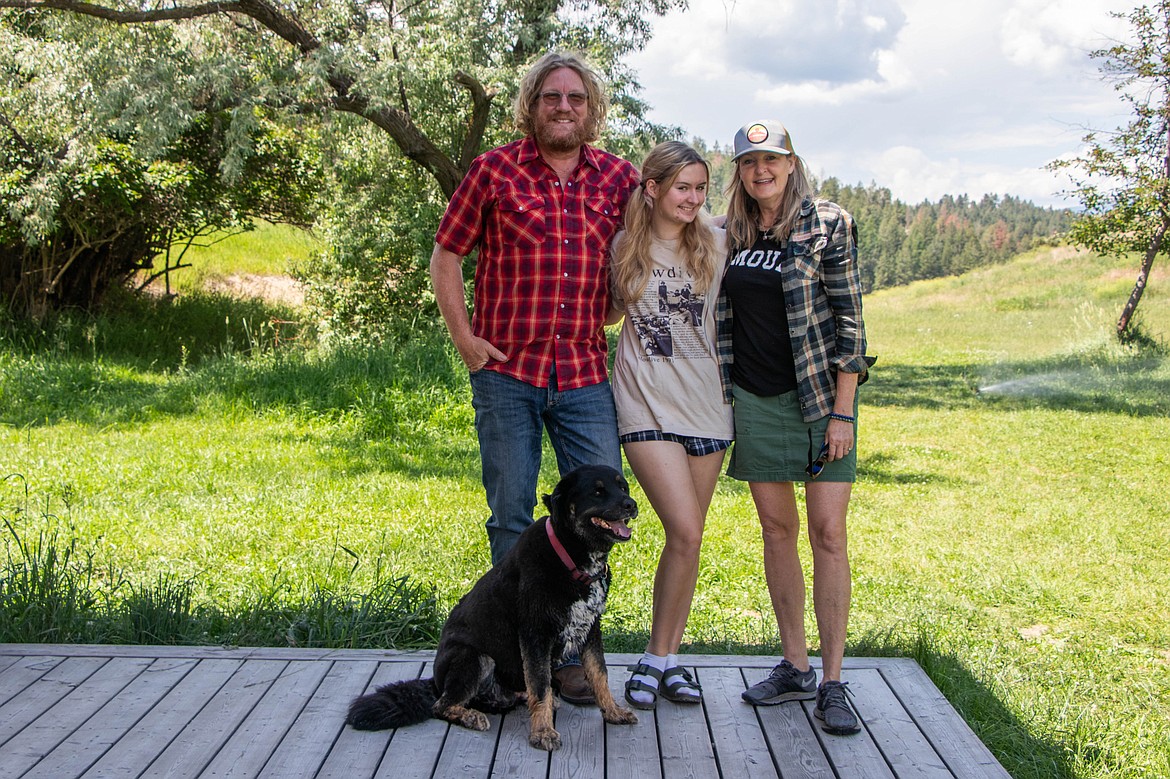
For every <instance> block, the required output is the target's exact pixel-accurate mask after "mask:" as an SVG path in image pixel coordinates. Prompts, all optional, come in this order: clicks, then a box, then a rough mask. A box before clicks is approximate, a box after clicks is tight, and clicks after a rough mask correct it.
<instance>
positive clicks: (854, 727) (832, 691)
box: [813, 682, 861, 736]
mask: <svg viewBox="0 0 1170 779" xmlns="http://www.w3.org/2000/svg"><path fill="white" fill-rule="evenodd" d="M847 692H849V688H848V684H846V683H842V682H824V683H823V684H821V687H820V689H818V690H817V706H816V708H815V709H813V716H814V717H816V718H817V719H819V720H820V721H821V722H823V723H824V724H823V725H821V729H822V730H824V731H825V732H826V733H831V734H832V735H834V736H848V735H850V734H852V733H856V732H857V731H859V730H861V726H860V725H858V724H857V717H856V716H854V714H853V709H851V708H850V707H849V699H848V697H847V696H846V694H845V693H847ZM852 694H853V693H851V692H849V695H852Z"/></svg>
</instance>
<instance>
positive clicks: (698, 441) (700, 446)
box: [621, 430, 731, 457]
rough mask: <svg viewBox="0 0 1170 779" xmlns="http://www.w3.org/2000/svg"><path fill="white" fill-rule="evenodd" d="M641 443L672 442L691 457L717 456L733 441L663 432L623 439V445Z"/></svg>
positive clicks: (629, 436) (628, 434) (629, 434)
mask: <svg viewBox="0 0 1170 779" xmlns="http://www.w3.org/2000/svg"><path fill="white" fill-rule="evenodd" d="M640 441H672V442H674V443H676V444H682V447H683V449H685V450H686V452H687V454H689V455H690V456H691V457H703V456H705V455H708V454H715V453H716V452H722V451H723V450H724V449H726V448H727V447H729V446H731V441H725V440H723V439H722V438H695V437H694V436H689V435H676V434H675V433H663V432H662V431H661V430H639V431H638V432H636V433H626V434H625V435H624V436H622V437H621V442H622V443H623V444H633V443H638V442H640Z"/></svg>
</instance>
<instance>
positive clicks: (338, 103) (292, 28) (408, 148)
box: [0, 0, 486, 199]
mask: <svg viewBox="0 0 1170 779" xmlns="http://www.w3.org/2000/svg"><path fill="white" fill-rule="evenodd" d="M0 8H19V9H26V10H27V9H37V8H41V9H48V10H56V11H66V12H69V13H76V14H81V15H84V16H92V17H95V18H98V19H104V20H106V21H109V22H113V23H116V24H143V23H157V22H168V21H177V20H184V19H195V18H198V17H203V16H211V15H214V14H220V13H226V14H241V15H244V16H247V17H249V18H251V19H254V20H255V21H257V22H259V23H260V24H261V25H263V26H264V27H265V28H267V29H268V30H269V31H271V32H273V33H275V34H276V35H277V36H279V37H281V38H283V39H284V40H285V41H288V42H289V43H291V44H292V45H293V46H296V47H297V50H298V51H300V53H301V56H302V57H306V58H307V57H308V56H310V55H311V54H312V53H313V52H315V51H316V50H317V49H320V48H321V41H320V40H318V39H317V38H316V37H315V36H314V35H312V34H311V33H310V32H309V31H308V30H306V29H305V28H304V27H302V26H301V24H300V22H299V21H297V20H296V19H295V18H293V17H291V16H289V15H286V14H285V13H283V12H282V11H281V10H280V9H279V8H277V7H276V6H274V5H272V4H271V3H269V2H267V0H234V2H221V3H204V4H202V5H195V6H188V7H182V8H163V9H156V10H150V11H119V10H116V9H113V8H107V7H105V6H100V5H95V4H93V3H87V2H83V1H82V0H0ZM326 80H327V81H328V83H329V86H330V87H331V88H332V89H333V92H334V98H333V101H332V102H333V106H334V107H335V108H336V109H338V110H340V111H346V112H349V113H353V114H357V115H358V116H361V117H362V118H364V119H366V120H368V121H370V122H372V123H373V124H375V125H376V126H377V127H379V128H381V129H382V130H384V131H385V132H386V133H388V134H389V135H390V137H391V139H393V141H394V143H395V144H397V145H398V148H399V149H401V150H402V153H403V154H405V155H406V157H407V158H408V159H410V160H413V161H414V162H416V163H418V164H419V165H421V166H422V167H423V169H424V170H426V171H427V172H429V173H430V174H431V175H432V176H434V178H435V181H436V182H438V184H439V188H440V189H441V190H442V191H443V194H444V195H445V196H446V197H447V198H448V199H449V198H450V197H451V195H452V194H454V192H455V187H456V186H457V185H458V184H459V181H460V180H461V179H462V178H463V173H464V172H466V170H467V166H466V165H463V166H462V167H461V166H460V165H459V164H457V163H455V162H454V161H452V160H451V158H450V157H448V156H447V155H446V154H444V153H443V151H442V150H441V149H439V147H437V146H436V145H435V144H434V143H433V142H432V141H431V140H430V138H428V137H427V136H426V135H425V134H424V133H423V132H422V130H420V129H419V128H418V125H416V124H415V123H414V122H413V121H411V119H410V115H409V114H408V113H407V112H405V111H403V110H399V109H396V108H392V107H384V108H377V109H373V108H371V107H370V99H369V97H368V96H366V95H363V94H360V93H359V94H354V93H353V92H352V88H353V85H354V83H355V79H354V78H353V76H350V75H348V74H346V73H343V72H342V71H340V70H338V69H337V68H335V67H330V69H329V71H328V73H327V75H326ZM473 95H474V92H473ZM481 110H482V109H479V108H476V107H474V106H473V109H472V116H473V125H472V126H473V127H474V126H475V122H476V121H477V120H478V115H479V112H480V111H481ZM484 126H485V127H486V119H485V120H484ZM482 137H483V131H482V130H480V131H479V135H477V136H475V138H474V140H475V143H476V145H477V146H478V144H479V141H480V140H481V139H482ZM465 147H466V144H465ZM469 163H470V160H469V161H468V164H469Z"/></svg>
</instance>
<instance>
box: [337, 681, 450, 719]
mask: <svg viewBox="0 0 1170 779" xmlns="http://www.w3.org/2000/svg"><path fill="white" fill-rule="evenodd" d="M437 698H438V696H437V695H436V694H435V685H434V682H433V680H431V679H411V680H409V681H405V682H394V683H392V684H384V685H382V686H381V687H379V688H378V689H376V690H374V692H372V693H370V694H369V695H363V696H361V697H360V698H354V699H353V702H352V703H350V704H349V713H348V714H347V715H346V717H345V721H346V722H347V723H348V724H350V725H352V726H353V727H354V728H355V729H356V730H386V729H388V728H400V727H402V726H403V725H416V724H418V723H420V722H423V721H425V720H427V719H428V718H430V716H431V707H432V706H434V705H435V700H436V699H437Z"/></svg>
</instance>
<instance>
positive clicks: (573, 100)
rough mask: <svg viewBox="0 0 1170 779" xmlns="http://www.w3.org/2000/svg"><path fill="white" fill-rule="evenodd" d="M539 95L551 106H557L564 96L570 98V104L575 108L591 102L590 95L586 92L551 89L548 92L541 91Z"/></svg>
mask: <svg viewBox="0 0 1170 779" xmlns="http://www.w3.org/2000/svg"><path fill="white" fill-rule="evenodd" d="M539 97H540V100H541V101H542V102H543V103H544V104H545V105H546V106H548V107H549V108H556V107H557V106H559V105H560V104H561V100H562V99H564V98H568V100H569V105H571V106H572V107H573V108H580V107H581V106H583V105H585V104H586V103H588V102H589V95H587V94H585V93H584V92H555V91H551V90H550V91H548V92H541V93H540V95H539Z"/></svg>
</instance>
